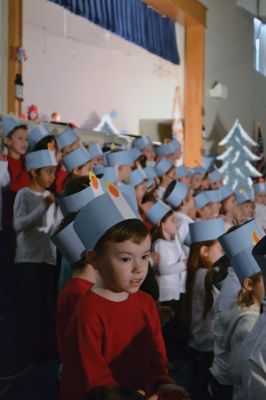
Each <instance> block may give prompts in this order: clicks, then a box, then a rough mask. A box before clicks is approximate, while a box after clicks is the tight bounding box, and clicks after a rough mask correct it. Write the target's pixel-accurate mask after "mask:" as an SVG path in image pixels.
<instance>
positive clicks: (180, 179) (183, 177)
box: [178, 176, 190, 186]
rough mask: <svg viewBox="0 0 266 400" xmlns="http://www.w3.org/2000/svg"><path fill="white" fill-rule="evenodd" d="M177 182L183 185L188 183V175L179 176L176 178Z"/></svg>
mask: <svg viewBox="0 0 266 400" xmlns="http://www.w3.org/2000/svg"><path fill="white" fill-rule="evenodd" d="M178 180H179V182H181V183H184V185H187V186H188V185H190V178H189V176H182V177H181V178H178Z"/></svg>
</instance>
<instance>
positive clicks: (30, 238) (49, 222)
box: [14, 188, 62, 265]
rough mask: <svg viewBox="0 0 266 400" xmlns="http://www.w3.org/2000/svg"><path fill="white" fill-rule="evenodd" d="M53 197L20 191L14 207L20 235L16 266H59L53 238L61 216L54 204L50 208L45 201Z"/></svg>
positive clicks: (43, 193) (48, 193) (18, 235)
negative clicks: (45, 198) (34, 264)
mask: <svg viewBox="0 0 266 400" xmlns="http://www.w3.org/2000/svg"><path fill="white" fill-rule="evenodd" d="M50 194H51V193H50V192H49V191H48V190H45V191H44V192H42V193H39V192H34V191H32V190H31V189H29V188H23V189H21V190H19V191H18V193H17V195H16V199H15V203H14V228H15V231H16V233H17V247H16V257H15V262H16V263H22V262H33V263H47V264H52V265H55V264H56V247H55V246H54V244H53V243H52V242H51V241H50V236H51V235H52V233H53V232H54V231H55V229H56V227H57V225H58V224H59V222H60V220H61V218H62V215H61V212H60V210H59V209H58V207H57V206H56V205H55V204H54V203H53V204H50V205H49V206H47V205H46V204H45V202H44V201H43V199H44V197H46V196H49V195H50Z"/></svg>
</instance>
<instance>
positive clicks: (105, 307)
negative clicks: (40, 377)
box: [61, 290, 168, 400]
mask: <svg viewBox="0 0 266 400" xmlns="http://www.w3.org/2000/svg"><path fill="white" fill-rule="evenodd" d="M65 340H66V346H67V351H66V352H65V354H64V363H63V375H62V380H61V399H63V400H82V399H85V398H86V394H87V393H88V392H89V391H90V390H91V389H92V388H94V387H97V386H101V385H106V386H115V385H122V386H125V387H129V388H132V389H141V388H142V389H144V390H145V388H146V385H153V383H154V382H155V380H156V379H157V378H158V377H160V376H162V375H167V374H168V371H167V368H166V351H165V345H164V341H163V337H162V333H161V325H160V320H159V316H158V311H157V307H156V305H155V303H154V301H153V299H152V298H151V297H150V296H149V295H148V294H146V293H144V292H141V291H138V292H137V293H135V294H132V295H129V297H128V299H127V300H125V301H122V302H113V301H110V300H107V299H105V298H103V297H101V296H99V295H97V294H96V293H94V292H92V291H91V290H89V291H88V292H87V293H86V294H85V295H84V296H83V297H82V298H81V299H80V300H79V302H78V303H77V305H76V307H75V309H74V312H73V314H72V318H71V321H70V322H69V325H68V329H67V332H66V336H65Z"/></svg>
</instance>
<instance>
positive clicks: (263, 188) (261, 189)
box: [253, 182, 266, 194]
mask: <svg viewBox="0 0 266 400" xmlns="http://www.w3.org/2000/svg"><path fill="white" fill-rule="evenodd" d="M253 189H254V193H255V194H259V193H266V185H265V182H262V183H261V182H259V183H255V185H254V186H253Z"/></svg>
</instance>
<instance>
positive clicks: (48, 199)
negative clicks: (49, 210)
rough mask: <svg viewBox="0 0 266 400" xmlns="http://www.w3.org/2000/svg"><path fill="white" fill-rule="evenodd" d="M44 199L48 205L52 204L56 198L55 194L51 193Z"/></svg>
mask: <svg viewBox="0 0 266 400" xmlns="http://www.w3.org/2000/svg"><path fill="white" fill-rule="evenodd" d="M43 201H44V202H45V204H46V205H47V206H50V205H51V204H53V203H54V202H55V198H54V195H53V194H50V195H49V196H46V197H44V199H43Z"/></svg>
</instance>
